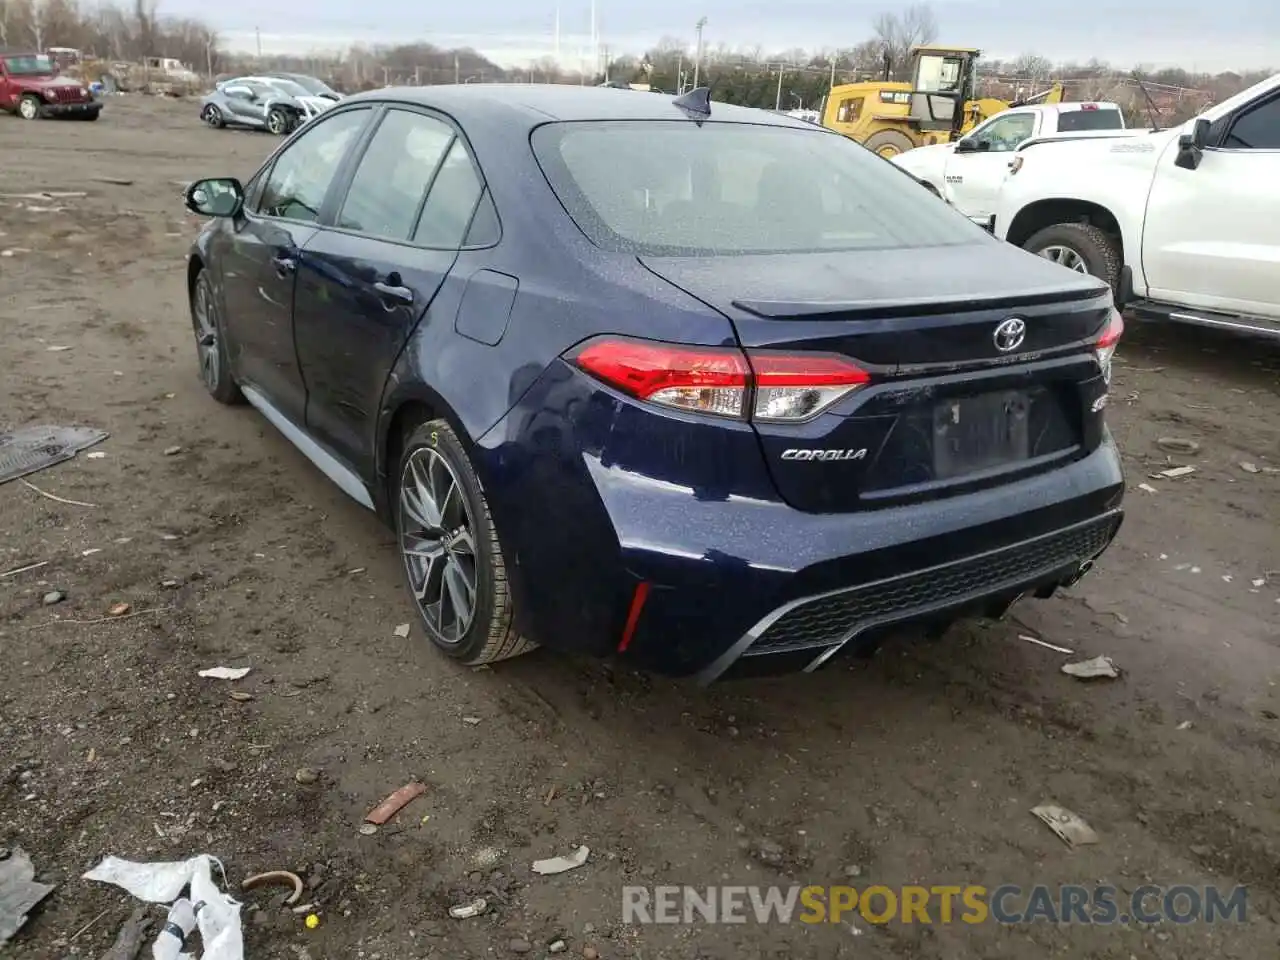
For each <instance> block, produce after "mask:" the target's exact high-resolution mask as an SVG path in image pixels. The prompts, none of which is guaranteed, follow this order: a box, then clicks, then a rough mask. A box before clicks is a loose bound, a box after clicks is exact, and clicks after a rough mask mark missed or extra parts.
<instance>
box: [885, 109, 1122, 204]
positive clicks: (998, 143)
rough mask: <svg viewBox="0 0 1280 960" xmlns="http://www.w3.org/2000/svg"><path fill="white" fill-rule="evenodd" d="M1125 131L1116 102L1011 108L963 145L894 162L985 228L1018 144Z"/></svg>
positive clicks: (921, 151)
mask: <svg viewBox="0 0 1280 960" xmlns="http://www.w3.org/2000/svg"><path fill="white" fill-rule="evenodd" d="M1123 129H1124V114H1123V113H1121V111H1120V108H1119V106H1117V105H1116V104H1114V103H1054V104H1039V105H1034V106H1025V107H1013V108H1011V109H1009V110H1005V111H1003V112H1002V113H997V114H996V115H995V116H993V117H990V118H988V119H987V120H985V121H983V122H982V123H981V124H979V125H978V126H976V127H974V128H973V129H972V130H970V131H969V132H968V133H967V134H965V135H964V136H963V137H961V138H960V139H959V140H956V141H953V142H952V143H939V144H935V145H934V146H931V147H916V148H915V149H914V150H908V151H906V152H905V153H900V154H898V155H897V156H895V157H893V158H892V161H893V162H894V163H896V164H897V165H898V166H900V167H901V168H902V169H903V170H906V171H907V172H908V173H909V174H911V175H912V176H914V177H915V178H916V179H917V180H919V181H921V182H922V183H923V184H924V185H925V186H926V187H928V188H929V189H930V190H932V191H933V192H934V193H936V194H937V195H938V196H940V197H942V199H944V200H946V201H947V202H948V203H950V204H951V205H952V206H954V207H955V208H956V209H958V210H959V211H960V212H961V213H963V214H964V215H965V216H967V217H970V218H971V219H973V220H976V221H978V222H980V223H982V224H984V225H985V224H986V223H987V221H988V220H989V219H990V217H991V214H992V211H993V210H994V209H995V202H996V197H997V195H998V194H999V193H1000V186H1001V184H1003V183H1004V180H1005V177H1006V176H1007V175H1008V173H1009V163H1010V160H1011V158H1012V156H1013V151H1015V150H1016V149H1017V148H1018V146H1019V145H1020V144H1022V143H1024V142H1025V141H1027V140H1030V139H1032V138H1033V137H1037V138H1038V137H1051V136H1054V135H1055V134H1073V133H1089V132H1092V131H1096V130H1108V131H1111V130H1123Z"/></svg>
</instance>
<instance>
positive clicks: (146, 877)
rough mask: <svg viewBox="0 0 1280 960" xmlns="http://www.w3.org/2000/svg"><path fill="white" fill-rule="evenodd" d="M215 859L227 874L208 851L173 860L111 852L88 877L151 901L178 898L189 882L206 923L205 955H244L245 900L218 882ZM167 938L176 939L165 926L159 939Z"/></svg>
mask: <svg viewBox="0 0 1280 960" xmlns="http://www.w3.org/2000/svg"><path fill="white" fill-rule="evenodd" d="M215 863H216V864H218V872H219V873H222V874H223V878H224V879H225V877H226V874H225V871H223V869H222V864H221V863H220V862H219V861H217V860H216V859H214V858H213V857H211V856H209V855H208V854H203V853H202V854H200V855H199V856H196V857H192V858H191V859H190V860H181V861H177V862H171V863H134V862H133V861H130V860H121V859H120V858H119V857H106V858H105V859H103V861H102V862H101V863H100V864H98V865H97V866H96V867H94V868H93V869H92V870H90V871H89V872H88V873H86V874H85V875H84V879H85V880H97V881H99V882H101V883H112V884H115V885H116V886H117V887H122V888H123V889H125V890H127V891H128V892H129V893H131V894H133V896H135V897H137V898H138V899H139V900H145V901H147V902H148V903H173V901H175V900H177V899H178V897H180V896H181V895H182V891H183V890H184V889H186V888H187V887H188V886H189V887H190V888H191V894H190V899H191V906H192V910H193V911H194V913H195V919H196V926H198V927H199V928H200V939H201V940H202V941H203V942H204V953H203V954H201V960H244V935H243V934H242V932H241V930H240V903H239V902H238V901H236V900H234V899H232V898H231V897H230V896H228V895H227V894H225V893H223V892H222V891H221V890H219V889H218V885H217V884H216V883H214V881H213V864H215ZM176 907H177V905H176V904H175V908H176ZM172 915H173V914H172V912H171V914H170V916H171V917H172ZM164 938H168V939H169V940H173V939H175V938H174V936H173V934H171V933H168V932H165V931H161V933H160V938H159V939H161V940H163V939H164ZM157 946H158V944H157ZM154 949H155V947H153V951H154ZM161 949H163V948H161ZM161 955H162V956H163V955H165V954H161ZM153 956H155V954H154V952H153Z"/></svg>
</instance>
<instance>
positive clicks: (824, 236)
mask: <svg viewBox="0 0 1280 960" xmlns="http://www.w3.org/2000/svg"><path fill="white" fill-rule="evenodd" d="M533 147H534V152H535V154H536V156H537V159H538V162H539V163H540V164H541V166H542V169H543V172H544V173H545V174H546V176H547V179H548V181H549V182H550V183H551V186H552V188H553V189H554V190H555V192H556V194H557V195H558V196H559V198H560V200H561V202H562V203H563V204H564V207H565V209H566V210H568V211H569V215H570V216H571V217H572V218H573V219H574V222H575V223H577V224H578V226H579V228H580V229H581V230H582V231H583V233H585V234H586V235H587V236H588V237H589V238H590V239H591V240H592V242H594V243H596V244H598V245H599V246H601V247H604V248H606V249H610V250H616V251H625V252H629V253H638V254H641V255H644V254H650V255H656V256H711V255H732V254H751V253H798V252H815V251H845V250H867V249H901V248H910V247H929V246H949V245H958V244H967V243H983V242H987V241H988V240H989V237H988V236H987V235H986V234H985V233H984V232H983V231H982V229H981V228H979V227H976V226H974V225H973V224H972V223H971V222H970V221H969V220H968V219H967V218H966V217H964V216H962V215H961V214H959V213H957V212H956V211H955V210H953V209H951V208H950V207H948V206H946V205H945V204H940V203H938V202H937V201H936V200H935V199H934V198H933V197H932V196H930V195H929V193H928V192H927V191H924V190H921V189H920V188H919V187H918V186H917V185H916V184H914V183H912V182H911V180H910V179H909V178H907V177H904V176H902V174H901V172H900V171H899V170H897V169H896V168H894V167H893V166H892V165H891V164H888V163H886V162H885V161H884V160H883V159H881V158H880V157H878V156H876V155H875V154H874V153H871V152H870V151H869V150H867V149H866V148H865V147H863V146H861V145H860V144H857V143H854V142H853V141H852V140H850V139H849V138H848V137H844V136H841V135H839V134H835V133H831V132H830V131H825V130H822V129H820V128H814V127H782V126H772V125H765V124H741V123H716V122H714V121H711V122H708V123H703V124H701V125H698V124H694V123H689V122H686V121H604V122H591V123H552V124H546V125H544V126H542V127H539V128H538V129H537V130H536V131H534V135H533ZM433 192H434V191H433Z"/></svg>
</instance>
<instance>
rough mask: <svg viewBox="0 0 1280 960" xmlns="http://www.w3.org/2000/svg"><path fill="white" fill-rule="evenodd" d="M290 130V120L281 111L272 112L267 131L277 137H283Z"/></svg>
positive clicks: (269, 115)
mask: <svg viewBox="0 0 1280 960" xmlns="http://www.w3.org/2000/svg"><path fill="white" fill-rule="evenodd" d="M288 128H289V118H288V117H286V116H285V115H284V113H283V112H281V111H279V110H272V111H271V113H270V114H268V116H267V129H268V130H270V131H271V132H272V133H274V134H275V135H276V136H277V137H279V136H282V135H283V134H284V133H285V131H286V130H288Z"/></svg>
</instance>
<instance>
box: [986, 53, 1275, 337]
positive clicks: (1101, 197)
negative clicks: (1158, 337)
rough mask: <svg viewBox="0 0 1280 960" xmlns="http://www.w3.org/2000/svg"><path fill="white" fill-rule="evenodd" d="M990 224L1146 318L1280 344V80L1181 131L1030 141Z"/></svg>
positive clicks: (1267, 82)
mask: <svg viewBox="0 0 1280 960" xmlns="http://www.w3.org/2000/svg"><path fill="white" fill-rule="evenodd" d="M990 227H991V230H992V232H993V233H994V234H995V235H996V236H997V237H999V238H1001V239H1004V240H1008V241H1009V242H1010V243H1014V244H1016V245H1018V246H1020V247H1024V248H1026V249H1027V250H1029V251H1031V252H1032V253H1036V254H1039V255H1041V256H1043V257H1048V258H1049V259H1051V260H1056V261H1057V262H1059V263H1061V264H1062V265H1063V266H1065V267H1068V268H1070V269H1072V270H1077V271H1079V272H1081V273H1090V274H1093V275H1094V276H1096V277H1101V278H1102V279H1104V280H1106V281H1108V282H1109V283H1110V284H1111V285H1112V288H1113V289H1114V290H1115V292H1116V301H1117V304H1118V305H1119V306H1121V307H1125V308H1127V309H1130V310H1133V311H1134V312H1135V313H1136V314H1137V315H1139V316H1145V317H1149V318H1156V319H1164V320H1173V321H1178V322H1183V323H1192V324H1199V325H1202V326H1210V327H1225V328H1230V329H1234V330H1242V331H1249V332H1252V333H1256V334H1262V335H1264V336H1271V337H1280V74H1277V75H1276V76H1274V77H1271V78H1270V79H1268V80H1264V81H1262V82H1261V83H1258V84H1255V85H1254V86H1252V87H1250V88H1249V89H1248V90H1245V91H1243V92H1241V93H1238V94H1236V95H1235V96H1234V97H1231V98H1230V99H1228V100H1224V101H1223V102H1222V103H1219V104H1217V105H1215V106H1213V107H1210V108H1209V109H1208V110H1206V111H1205V112H1204V113H1203V114H1201V115H1200V116H1198V117H1195V118H1194V119H1192V120H1189V121H1188V122H1186V123H1185V124H1182V125H1181V126H1179V127H1177V128H1176V129H1173V130H1160V131H1134V132H1133V134H1132V135H1131V136H1121V137H1109V138H1105V139H1080V140H1066V141H1054V140H1049V141H1043V142H1039V143H1032V144H1028V145H1027V147H1026V148H1025V149H1023V150H1020V151H1019V152H1018V154H1017V160H1016V162H1015V163H1014V165H1013V168H1012V169H1011V171H1010V175H1009V177H1008V179H1007V180H1006V181H1005V183H1004V186H1003V187H1002V188H1001V190H1000V194H999V198H998V202H997V204H996V209H995V212H994V216H993V220H992V222H991V224H990Z"/></svg>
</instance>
